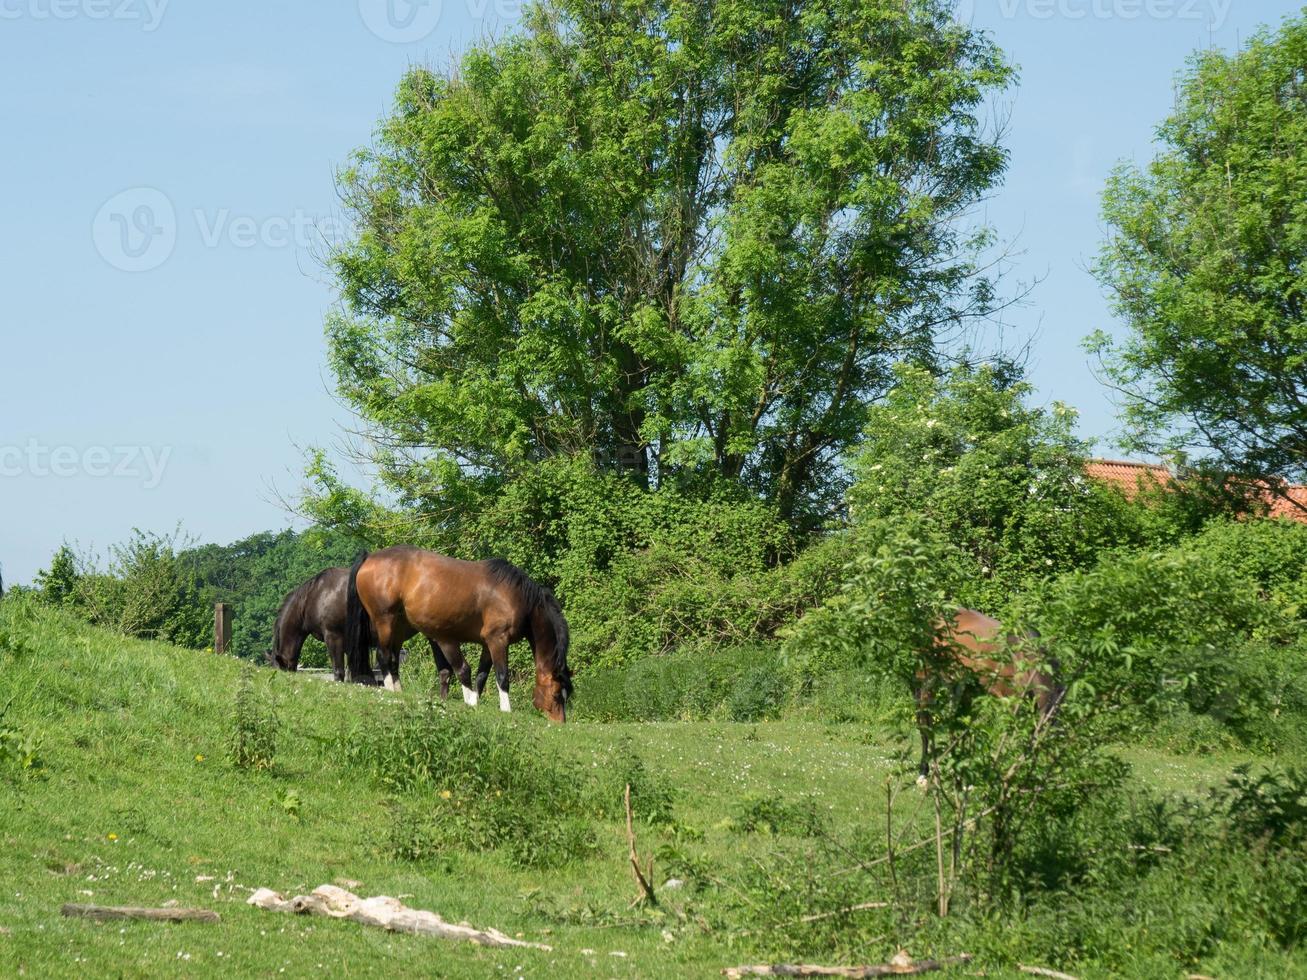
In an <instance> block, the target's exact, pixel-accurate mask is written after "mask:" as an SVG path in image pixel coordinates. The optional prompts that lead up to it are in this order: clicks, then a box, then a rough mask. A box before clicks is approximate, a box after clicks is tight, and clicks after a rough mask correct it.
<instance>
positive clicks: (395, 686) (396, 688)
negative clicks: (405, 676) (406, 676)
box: [390, 677, 400, 694]
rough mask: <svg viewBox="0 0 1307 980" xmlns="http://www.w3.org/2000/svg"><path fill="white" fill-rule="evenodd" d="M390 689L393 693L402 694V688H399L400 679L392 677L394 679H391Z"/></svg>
mask: <svg viewBox="0 0 1307 980" xmlns="http://www.w3.org/2000/svg"><path fill="white" fill-rule="evenodd" d="M390 689H391V690H392V691H394V692H395V693H396V694H398V693H399V692H400V687H399V678H398V677H392V678H391V679H390Z"/></svg>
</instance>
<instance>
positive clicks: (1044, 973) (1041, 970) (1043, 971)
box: [1017, 963, 1080, 980]
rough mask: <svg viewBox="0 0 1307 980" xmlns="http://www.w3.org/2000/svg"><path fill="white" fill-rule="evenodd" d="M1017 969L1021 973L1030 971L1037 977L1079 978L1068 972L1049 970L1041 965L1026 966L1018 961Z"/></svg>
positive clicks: (1065, 979) (1070, 979)
mask: <svg viewBox="0 0 1307 980" xmlns="http://www.w3.org/2000/svg"><path fill="white" fill-rule="evenodd" d="M1017 969H1018V970H1020V971H1021V972H1022V973H1030V974H1033V975H1034V976H1037V977H1052V980H1080V978H1079V977H1073V976H1072V975H1071V974H1069V973H1062V972H1060V971H1058V970H1050V969H1048V968H1047V967H1043V966H1026V965H1025V964H1024V963H1018V964H1017Z"/></svg>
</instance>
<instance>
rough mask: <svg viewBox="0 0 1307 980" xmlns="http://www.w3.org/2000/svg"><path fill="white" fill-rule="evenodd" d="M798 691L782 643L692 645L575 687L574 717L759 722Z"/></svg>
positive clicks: (593, 674) (601, 672)
mask: <svg viewBox="0 0 1307 980" xmlns="http://www.w3.org/2000/svg"><path fill="white" fill-rule="evenodd" d="M793 687H794V685H793V681H792V679H791V675H790V674H789V673H788V672H787V671H786V668H785V664H784V661H783V659H782V657H781V651H780V648H779V646H778V645H777V644H774V643H772V644H766V643H754V644H749V645H746V646H737V647H727V648H725V649H713V648H711V647H709V646H707V645H705V644H688V645H686V646H685V647H684V648H682V649H680V650H677V651H676V652H675V653H671V654H668V655H666V656H661V657H658V656H655V657H646V658H645V659H643V660H637V661H635V662H634V663H631V664H627V665H625V666H619V667H608V668H601V669H598V670H592V671H590V672H589V673H587V674H585V675H584V677H583V678H582V680H581V681H579V682H578V684H577V692H578V693H577V697H576V701H575V704H574V705H573V712H574V715H575V717H576V718H578V719H582V720H585V719H589V720H594V721H605V722H608V721H674V720H693V719H709V718H718V719H723V720H730V721H759V720H762V719H765V718H773V717H776V715H778V714H779V713H780V711H781V709H782V707H783V706H784V705H785V704H786V703H787V702H788V700H789V695H790V693H791V691H792V690H793Z"/></svg>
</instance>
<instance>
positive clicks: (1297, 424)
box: [1091, 17, 1307, 481]
mask: <svg viewBox="0 0 1307 980" xmlns="http://www.w3.org/2000/svg"><path fill="white" fill-rule="evenodd" d="M1158 138H1159V140H1160V142H1161V144H1162V151H1161V153H1160V154H1159V155H1158V156H1157V158H1156V159H1155V160H1153V161H1152V162H1151V163H1150V164H1149V165H1148V166H1147V167H1145V168H1142V169H1140V168H1138V167H1134V166H1124V167H1122V168H1120V169H1119V170H1118V171H1117V173H1116V174H1115V176H1114V177H1113V178H1112V180H1111V182H1110V184H1109V185H1108V188H1107V191H1106V193H1105V195H1104V202H1103V210H1104V215H1105V217H1106V220H1107V221H1108V223H1109V224H1110V225H1111V227H1112V229H1113V234H1112V236H1111V237H1110V239H1109V240H1108V241H1107V243H1106V244H1105V246H1104V248H1103V250H1102V253H1101V255H1100V257H1099V260H1098V265H1097V272H1098V275H1099V277H1100V279H1101V280H1102V282H1103V283H1105V284H1106V285H1107V287H1108V288H1109V289H1110V290H1111V293H1112V295H1113V297H1114V298H1115V306H1116V311H1117V313H1118V314H1119V315H1120V316H1121V317H1122V318H1123V319H1124V320H1125V322H1126V324H1127V325H1128V326H1129V334H1128V335H1127V336H1126V337H1125V339H1124V340H1123V341H1121V342H1120V343H1119V344H1114V343H1113V342H1112V341H1111V339H1110V338H1109V337H1107V336H1106V335H1105V334H1102V333H1100V334H1098V335H1096V336H1095V337H1094V338H1092V339H1091V347H1092V348H1093V349H1095V350H1097V351H1098V352H1099V353H1100V354H1102V355H1103V356H1104V359H1105V364H1106V368H1107V376H1108V378H1109V380H1111V381H1112V382H1113V383H1115V384H1116V385H1118V386H1119V387H1120V388H1121V389H1122V390H1123V391H1124V392H1125V395H1126V405H1125V420H1126V423H1127V427H1128V428H1127V436H1128V438H1129V443H1130V445H1131V446H1132V447H1133V448H1134V449H1137V450H1144V451H1152V452H1160V453H1167V452H1176V451H1179V452H1182V453H1183V452H1198V453H1200V454H1203V455H1205V456H1207V457H1208V458H1210V459H1211V460H1212V461H1213V462H1215V463H1216V464H1218V465H1219V467H1220V469H1221V470H1223V471H1224V473H1225V474H1227V475H1228V476H1233V477H1236V478H1238V477H1243V478H1245V479H1247V480H1249V481H1255V480H1262V479H1267V478H1273V477H1278V476H1286V477H1300V476H1302V475H1304V474H1307V313H1305V312H1304V294H1307V262H1305V261H1304V259H1307V17H1299V18H1297V19H1292V20H1289V21H1287V22H1286V23H1285V24H1284V26H1283V28H1282V29H1281V30H1280V31H1278V32H1263V33H1261V34H1259V35H1257V36H1256V37H1254V38H1253V39H1252V40H1251V41H1250V42H1249V43H1248V44H1247V45H1246V46H1245V47H1244V48H1243V50H1241V51H1239V52H1237V53H1234V54H1226V53H1223V52H1219V51H1205V52H1202V53H1200V54H1198V55H1196V56H1195V57H1194V59H1193V60H1192V62H1191V65H1190V67H1189V70H1188V71H1187V72H1186V73H1185V74H1184V75H1183V76H1182V78H1181V81H1180V85H1179V90H1178V98H1177V104H1176V108H1175V111H1174V112H1173V114H1172V115H1171V117H1170V118H1169V119H1168V120H1167V121H1166V122H1165V123H1163V125H1162V126H1161V128H1160V130H1159V131H1158Z"/></svg>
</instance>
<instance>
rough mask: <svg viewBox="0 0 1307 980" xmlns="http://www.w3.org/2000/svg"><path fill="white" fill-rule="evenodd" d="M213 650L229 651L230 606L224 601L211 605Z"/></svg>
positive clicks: (218, 651)
mask: <svg viewBox="0 0 1307 980" xmlns="http://www.w3.org/2000/svg"><path fill="white" fill-rule="evenodd" d="M213 652H214V653H230V652H231V606H229V605H227V604H226V603H225V602H219V603H217V604H216V605H215V606H214V607H213Z"/></svg>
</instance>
